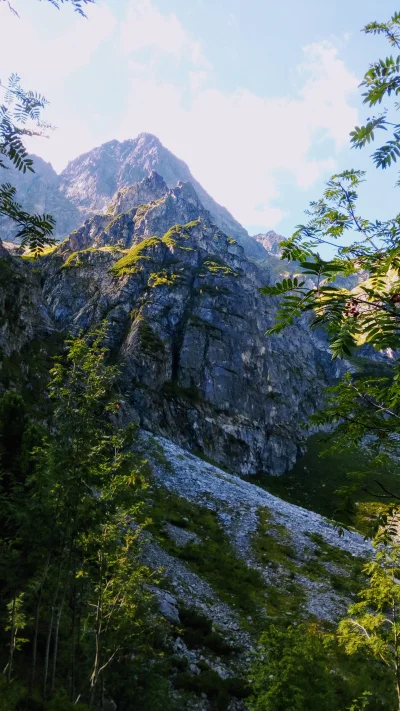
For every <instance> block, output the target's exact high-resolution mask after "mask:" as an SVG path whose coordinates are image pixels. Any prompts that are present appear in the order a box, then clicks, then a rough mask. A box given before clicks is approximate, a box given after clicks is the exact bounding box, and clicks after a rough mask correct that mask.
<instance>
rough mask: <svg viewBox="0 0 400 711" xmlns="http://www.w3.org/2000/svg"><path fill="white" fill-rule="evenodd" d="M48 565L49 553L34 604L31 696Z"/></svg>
mask: <svg viewBox="0 0 400 711" xmlns="http://www.w3.org/2000/svg"><path fill="white" fill-rule="evenodd" d="M49 566H50V553H49V555H48V556H47V559H46V565H45V568H44V573H43V578H42V582H41V583H40V588H39V592H38V600H37V604H36V613H35V631H34V634H33V644H32V668H31V677H30V679H29V691H28V693H29V696H32V693H33V685H34V683H35V676H36V660H37V640H38V633H39V619H40V606H41V603H42V595H43V588H44V584H45V582H46V578H47V573H48V570H49Z"/></svg>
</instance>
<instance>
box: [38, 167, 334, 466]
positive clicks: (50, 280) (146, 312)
mask: <svg viewBox="0 0 400 711" xmlns="http://www.w3.org/2000/svg"><path fill="white" fill-rule="evenodd" d="M162 193H163V194H162ZM160 195H161V197H160ZM144 196H145V198H146V200H147V201H148V202H146V204H141V205H138V204H137V203H138V202H140V201H141V200H142V199H143V197H144ZM151 198H153V199H151ZM121 206H122V207H123V208H124V209H127V211H126V212H123V213H120V214H117V215H115V212H118V211H119V209H121ZM266 279H268V271H267V270H266V269H265V268H264V269H263V270H260V269H259V268H258V267H257V265H256V264H254V263H253V262H251V261H249V259H248V258H247V257H246V255H245V253H244V250H243V247H241V246H240V245H239V244H238V243H237V242H236V241H235V240H234V239H233V238H231V237H227V236H226V235H225V234H224V233H223V232H221V231H220V230H219V229H218V228H217V227H216V226H215V224H213V222H212V220H211V216H210V214H209V213H208V212H207V210H205V209H204V207H203V206H202V204H201V202H200V201H199V198H198V196H197V194H196V192H195V190H194V188H193V186H192V185H191V184H189V183H180V184H178V186H176V187H174V188H172V189H168V188H167V186H166V185H165V184H163V181H162V179H161V178H160V176H158V175H157V174H155V173H152V174H151V175H150V177H148V178H146V179H144V181H142V182H141V183H140V184H139V185H136V186H135V187H132V188H129V189H128V190H127V191H125V192H119V193H117V195H116V196H115V199H114V200H113V201H112V204H111V207H110V214H98V215H96V216H94V217H93V218H91V219H89V220H87V221H86V222H85V224H84V225H83V226H82V227H81V228H79V229H78V230H77V231H75V232H74V233H72V234H71V235H70V237H68V239H67V240H66V241H65V242H64V243H63V244H62V245H61V246H60V247H59V248H58V249H57V250H56V251H55V252H54V254H53V255H51V256H50V257H48V258H45V259H44V266H43V283H44V286H43V294H44V298H45V301H46V304H47V307H48V309H49V313H50V314H51V316H52V318H53V320H54V323H55V324H57V326H58V327H59V328H68V329H69V328H73V329H81V328H83V329H87V328H90V327H93V326H95V325H97V324H99V323H100V322H101V321H103V320H106V322H107V324H108V338H109V344H110V347H111V350H112V353H113V357H114V358H115V359H116V360H117V361H118V362H119V364H120V367H121V369H122V381H121V388H122V391H123V392H124V393H125V399H126V402H127V406H126V413H127V417H129V418H131V419H134V420H136V421H138V422H140V424H141V425H142V426H144V427H145V428H147V429H150V430H152V431H154V432H157V433H160V434H162V435H164V436H166V437H169V438H171V439H173V440H174V441H176V442H177V443H179V444H181V445H183V446H186V447H188V448H190V449H192V450H200V451H202V452H204V453H205V454H206V455H208V456H209V457H212V458H213V459H215V460H216V461H218V462H220V463H221V464H223V465H225V466H229V467H232V468H234V469H235V470H236V471H238V472H241V473H254V472H261V471H268V472H269V473H272V474H280V473H283V472H284V471H286V470H287V469H288V468H290V467H291V466H292V464H293V463H294V461H295V459H296V457H297V455H298V453H299V452H300V451H301V448H302V440H303V437H304V433H303V431H302V424H303V423H304V422H305V421H306V420H307V419H308V417H309V414H310V412H312V411H314V410H315V409H316V407H317V406H318V404H319V403H320V399H321V392H322V388H323V386H324V385H325V384H326V383H327V382H329V381H330V379H331V378H332V377H333V376H334V375H335V373H336V371H335V369H334V366H333V365H332V361H331V359H330V356H329V353H328V351H327V347H326V344H325V343H324V342H323V341H320V340H319V339H318V338H317V337H316V336H315V335H313V336H310V335H309V333H308V330H307V328H306V327H305V324H302V323H299V324H297V325H295V326H293V327H292V328H290V329H288V331H287V332H285V334H284V336H280V337H274V338H265V336H264V333H265V330H266V329H267V328H268V326H269V325H271V324H272V323H273V321H274V317H275V313H276V304H275V303H274V302H273V301H271V300H268V299H266V298H265V297H262V296H260V295H259V293H258V287H260V286H262V285H263V284H264V283H265V280H266ZM336 367H337V366H335V368H336Z"/></svg>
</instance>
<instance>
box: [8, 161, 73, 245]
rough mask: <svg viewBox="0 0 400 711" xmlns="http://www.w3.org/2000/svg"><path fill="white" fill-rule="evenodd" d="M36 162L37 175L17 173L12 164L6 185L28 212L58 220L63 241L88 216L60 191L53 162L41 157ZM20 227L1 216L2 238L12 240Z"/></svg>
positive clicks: (58, 234) (57, 230) (56, 231)
mask: <svg viewBox="0 0 400 711" xmlns="http://www.w3.org/2000/svg"><path fill="white" fill-rule="evenodd" d="M31 158H32V159H33V168H34V172H31V171H29V170H28V171H26V173H22V172H21V171H18V170H15V169H14V168H13V167H12V166H11V165H10V166H9V168H8V170H7V171H4V173H5V174H4V175H3V179H4V182H8V183H11V185H13V186H14V187H15V188H16V189H17V193H16V200H17V202H19V203H21V204H22V206H23V208H24V210H26V211H27V212H30V213H35V214H43V213H49V214H50V215H53V217H54V218H55V220H56V225H55V229H54V237H55V238H56V239H63V238H64V237H65V236H66V235H67V234H68V233H69V232H71V230H73V229H75V227H78V226H79V225H80V224H81V223H82V221H83V219H84V217H85V216H82V215H81V213H80V212H79V210H78V208H77V207H75V205H74V204H73V203H72V202H71V200H69V199H68V198H66V197H65V196H64V195H63V194H62V192H61V189H60V186H61V181H60V176H59V175H57V173H56V171H55V170H54V168H53V167H52V165H51V164H50V163H46V162H45V161H44V160H42V158H39V157H38V156H31ZM17 232H18V228H17V227H16V226H15V223H13V222H12V221H11V220H9V219H8V218H7V217H5V216H4V215H0V238H1V239H3V241H4V240H10V241H12V240H13V239H14V237H15V235H16V234H17Z"/></svg>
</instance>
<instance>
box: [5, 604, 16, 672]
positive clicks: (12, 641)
mask: <svg viewBox="0 0 400 711" xmlns="http://www.w3.org/2000/svg"><path fill="white" fill-rule="evenodd" d="M15 608H16V598H15V595H14V597H13V604H12V613H11V625H10V653H9V655H8V665H7V681H11V674H12V665H13V657H14V649H15V637H16V630H15Z"/></svg>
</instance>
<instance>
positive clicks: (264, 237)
mask: <svg viewBox="0 0 400 711" xmlns="http://www.w3.org/2000/svg"><path fill="white" fill-rule="evenodd" d="M253 239H255V240H257V242H259V244H262V246H263V247H264V249H265V251H266V252H268V254H272V255H273V256H274V257H280V256H281V254H282V250H281V248H280V246H279V245H280V243H281V242H282V240H284V239H285V238H284V237H282V235H278V234H277V233H276V232H274V231H273V230H270V231H269V232H266V233H265V234H258V235H254V237H253ZM265 256H266V255H265Z"/></svg>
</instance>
